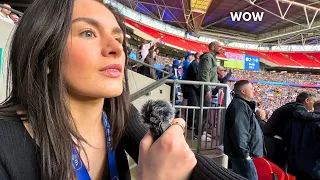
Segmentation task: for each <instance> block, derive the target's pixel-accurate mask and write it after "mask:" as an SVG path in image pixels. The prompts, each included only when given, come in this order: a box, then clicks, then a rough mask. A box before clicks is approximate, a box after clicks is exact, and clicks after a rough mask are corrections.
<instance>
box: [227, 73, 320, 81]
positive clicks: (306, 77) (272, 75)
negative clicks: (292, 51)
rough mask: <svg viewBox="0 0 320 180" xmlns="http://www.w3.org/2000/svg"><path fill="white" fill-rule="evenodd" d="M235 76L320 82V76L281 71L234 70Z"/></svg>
mask: <svg viewBox="0 0 320 180" xmlns="http://www.w3.org/2000/svg"><path fill="white" fill-rule="evenodd" d="M233 77H234V78H237V79H249V80H263V81H271V82H284V83H297V84H320V76H316V75H310V74H297V73H286V72H283V73H279V72H272V71H247V70H234V73H233Z"/></svg>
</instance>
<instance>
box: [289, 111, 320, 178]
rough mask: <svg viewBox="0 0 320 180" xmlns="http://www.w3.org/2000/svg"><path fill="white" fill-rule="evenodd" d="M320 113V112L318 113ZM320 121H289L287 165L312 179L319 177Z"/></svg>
mask: <svg viewBox="0 0 320 180" xmlns="http://www.w3.org/2000/svg"><path fill="white" fill-rule="evenodd" d="M319 115H320V114H319ZM319 151H320V121H315V122H311V121H301V120H298V119H294V120H292V122H291V138H290V143H289V146H288V163H289V167H294V170H298V171H300V172H303V173H305V174H308V175H309V176H311V177H312V178H314V179H320V153H319Z"/></svg>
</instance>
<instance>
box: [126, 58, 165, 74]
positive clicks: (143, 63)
mask: <svg viewBox="0 0 320 180" xmlns="http://www.w3.org/2000/svg"><path fill="white" fill-rule="evenodd" d="M127 58H128V60H130V61H134V62H136V63H138V64H142V65H144V66H146V67H149V68H152V69H154V70H156V71H159V72H162V73H164V74H170V73H169V72H167V71H164V70H162V69H158V68H156V67H154V66H151V65H150V64H147V63H145V62H142V61H138V60H135V59H132V58H130V57H127Z"/></svg>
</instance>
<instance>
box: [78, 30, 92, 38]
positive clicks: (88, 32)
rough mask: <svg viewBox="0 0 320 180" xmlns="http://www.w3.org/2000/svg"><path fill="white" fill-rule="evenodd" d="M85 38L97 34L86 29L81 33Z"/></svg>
mask: <svg viewBox="0 0 320 180" xmlns="http://www.w3.org/2000/svg"><path fill="white" fill-rule="evenodd" d="M80 35H81V36H82V37H84V38H94V37H95V35H94V33H93V32H92V31H84V32H82V33H81V34H80Z"/></svg>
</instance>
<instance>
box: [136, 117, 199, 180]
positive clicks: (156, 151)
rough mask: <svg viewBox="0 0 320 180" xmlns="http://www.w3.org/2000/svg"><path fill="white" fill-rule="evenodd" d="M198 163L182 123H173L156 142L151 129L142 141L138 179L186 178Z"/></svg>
mask: <svg viewBox="0 0 320 180" xmlns="http://www.w3.org/2000/svg"><path fill="white" fill-rule="evenodd" d="M176 121H178V122H179V123H180V124H185V122H184V120H183V119H181V118H179V119H174V120H173V122H176ZM196 164H197V160H196V158H195V155H194V153H193V152H192V151H191V149H190V148H189V145H188V144H187V142H186V140H185V138H184V135H183V128H182V127H181V126H180V125H172V126H171V127H170V128H169V129H168V130H167V131H165V132H164V133H163V134H162V135H161V136H160V137H159V138H158V139H157V140H156V141H155V142H154V141H153V138H152V136H151V133H150V131H149V132H148V133H147V134H146V135H145V136H144V138H143V139H142V140H141V142H140V149H139V162H138V180H151V179H152V180H169V179H170V180H186V179H189V177H190V175H191V173H192V170H193V168H194V167H195V165H196Z"/></svg>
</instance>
